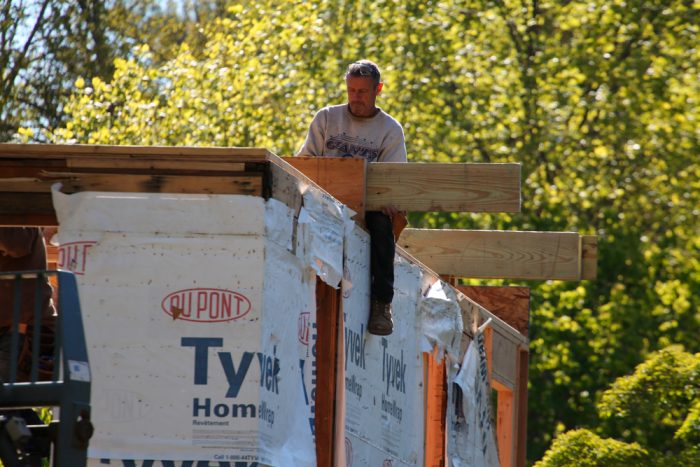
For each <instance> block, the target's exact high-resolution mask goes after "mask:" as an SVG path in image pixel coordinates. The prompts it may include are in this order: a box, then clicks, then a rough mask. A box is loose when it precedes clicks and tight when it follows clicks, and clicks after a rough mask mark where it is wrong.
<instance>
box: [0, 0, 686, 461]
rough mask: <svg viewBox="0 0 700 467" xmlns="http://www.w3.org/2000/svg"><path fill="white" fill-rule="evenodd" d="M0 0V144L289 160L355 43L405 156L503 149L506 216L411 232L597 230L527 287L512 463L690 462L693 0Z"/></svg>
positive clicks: (429, 220)
mask: <svg viewBox="0 0 700 467" xmlns="http://www.w3.org/2000/svg"><path fill="white" fill-rule="evenodd" d="M0 11H2V17H3V18H4V19H3V21H2V22H1V23H0V28H1V30H0V32H2V34H3V36H2V37H3V38H5V40H3V41H2V42H1V43H0V47H1V49H2V50H0V64H1V65H2V67H1V69H0V71H2V75H1V81H0V85H1V86H2V91H3V92H2V95H1V100H0V118H1V120H0V140H1V141H26V142H56V143H73V142H75V143H83V144H138V145H189V146H261V147H267V148H269V149H270V150H272V151H273V152H275V153H276V154H279V155H292V154H293V153H294V152H295V151H296V150H297V149H298V148H299V147H300V145H301V143H302V142H303V139H304V137H305V133H306V130H307V128H308V124H309V122H310V121H311V118H312V116H313V115H314V113H315V112H316V111H317V110H318V109H320V108H321V107H323V106H324V105H327V104H329V103H333V104H335V103H342V102H343V101H344V83H343V80H342V77H343V73H344V70H345V67H346V66H347V64H348V63H350V62H352V61H355V60H357V59H359V58H370V59H372V60H374V61H376V62H377V63H379V65H380V67H381V68H382V71H383V78H384V82H385V87H384V92H383V93H382V96H380V99H379V105H380V106H381V107H382V108H384V109H385V110H387V111H388V112H389V113H391V114H392V115H394V116H395V117H396V118H397V119H398V120H399V121H401V122H402V124H403V126H404V129H405V132H406V140H407V147H408V152H409V159H410V160H412V161H439V162H520V163H522V164H523V174H524V180H523V209H522V212H521V213H520V214H517V215H507V214H480V215H475V214H466V213H459V214H458V213H428V214H420V215H419V214H412V215H411V217H410V220H411V224H412V225H413V226H418V227H433V228H477V229H503V230H511V229H512V230H548V231H575V232H579V233H581V234H595V235H598V245H599V254H598V256H599V263H598V278H597V280H595V281H584V282H580V283H573V282H559V281H549V282H528V283H524V285H527V286H529V287H531V289H532V304H531V318H530V337H531V343H530V351H531V361H530V382H529V390H530V392H529V415H528V447H527V450H528V463H529V464H535V463H536V464H537V465H538V466H550V465H551V466H554V465H601V466H602V465H605V466H609V465H700V448H699V446H700V339H698V335H699V332H700V293H699V292H700V255H699V254H698V251H699V250H700V222H699V219H700V151H699V149H700V144H699V143H700V110H699V109H700V102H699V101H700V79H699V76H700V70H699V68H698V65H699V64H700V49H699V48H698V44H700V41H699V40H698V39H699V38H700V20H699V18H700V2H699V1H698V0H655V1H645V0H626V1H622V0H606V1H603V0H590V1H581V0H579V1H576V0H563V1H553V0H517V1H516V0H473V1H453V2H448V1H425V0H423V1H416V0H406V1H390V0H378V1H373V2H370V1H353V0H345V1H344V0H337V1H329V0H325V1H324V0H313V1H303V2H301V1H290V2H276V1H270V0H260V1H257V2H254V3H251V2H245V1H224V0H219V1H216V0H208V1H207V0H201V1H194V0H189V1H181V2H172V1H170V2H165V1H155V0H141V1H137V0H108V1H96V0H81V1H79V2H72V1H67V0H26V1H17V0H12V1H10V0H0ZM32 31H34V32H33V33H32ZM473 282H474V281H471V283H473ZM489 283H494V282H489ZM497 283H506V284H508V283H515V282H512V281H511V282H508V281H498V282H497ZM519 285H523V283H519Z"/></svg>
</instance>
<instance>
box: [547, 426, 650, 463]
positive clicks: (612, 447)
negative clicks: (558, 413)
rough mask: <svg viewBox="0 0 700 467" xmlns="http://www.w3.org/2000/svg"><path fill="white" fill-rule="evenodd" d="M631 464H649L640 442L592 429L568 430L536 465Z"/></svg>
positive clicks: (647, 456)
mask: <svg viewBox="0 0 700 467" xmlns="http://www.w3.org/2000/svg"><path fill="white" fill-rule="evenodd" d="M563 465H566V466H571V467H587V466H589V467H628V466H631V465H634V466H644V465H650V464H649V455H648V453H647V451H645V450H644V449H643V448H642V447H640V446H639V445H638V444H626V443H623V442H620V441H615V440H614V439H603V438H600V437H599V436H598V435H596V434H594V433H591V432H590V431H588V430H584V429H581V430H573V431H570V432H567V433H565V434H563V435H561V436H559V437H557V439H556V440H555V441H554V443H552V448H551V449H550V450H549V451H548V452H547V454H545V456H544V457H543V458H542V460H541V461H539V462H537V463H536V464H535V467H561V466H563Z"/></svg>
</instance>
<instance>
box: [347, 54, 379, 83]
mask: <svg viewBox="0 0 700 467" xmlns="http://www.w3.org/2000/svg"><path fill="white" fill-rule="evenodd" d="M348 76H370V77H372V78H373V79H374V84H375V86H376V85H377V84H379V83H381V82H382V74H381V73H380V72H379V67H378V66H377V64H376V63H374V62H373V61H371V60H358V61H356V62H354V63H351V64H350V65H348V71H346V72H345V79H347V78H348Z"/></svg>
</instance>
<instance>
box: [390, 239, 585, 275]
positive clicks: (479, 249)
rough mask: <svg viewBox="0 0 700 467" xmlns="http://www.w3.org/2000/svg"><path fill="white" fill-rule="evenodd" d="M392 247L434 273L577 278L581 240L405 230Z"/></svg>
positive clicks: (579, 272)
mask: <svg viewBox="0 0 700 467" xmlns="http://www.w3.org/2000/svg"><path fill="white" fill-rule="evenodd" d="M398 244H399V245H400V246H401V247H402V248H404V249H405V250H406V251H408V252H409V253H410V254H412V255H413V256H415V257H416V258H417V259H418V260H419V261H421V262H422V263H424V264H425V265H426V266H428V267H429V268H431V269H432V270H434V271H436V272H437V273H438V274H444V275H452V276H457V277H465V278H476V279H529V280H549V279H554V280H580V279H581V239H580V236H579V234H577V233H573V232H517V231H493V230H431V229H406V230H404V232H403V234H401V237H400V238H399V242H398Z"/></svg>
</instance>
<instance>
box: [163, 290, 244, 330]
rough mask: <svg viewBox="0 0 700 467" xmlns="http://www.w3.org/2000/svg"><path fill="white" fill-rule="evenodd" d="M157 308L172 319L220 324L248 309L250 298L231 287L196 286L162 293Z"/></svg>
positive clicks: (239, 315) (237, 317)
mask: <svg viewBox="0 0 700 467" xmlns="http://www.w3.org/2000/svg"><path fill="white" fill-rule="evenodd" d="M161 307H162V308H163V311H165V313H167V314H168V315H170V316H172V318H173V319H182V320H184V321H194V322H199V323H221V322H224V321H234V320H237V319H239V318H242V317H243V316H245V315H246V314H247V313H248V312H249V311H250V300H248V298H247V297H246V296H244V295H242V294H239V293H238V292H233V291H231V290H226V289H205V288H197V289H185V290H178V291H177V292H173V293H171V294H168V295H166V296H165V298H164V299H163V301H162V302H161Z"/></svg>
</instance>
